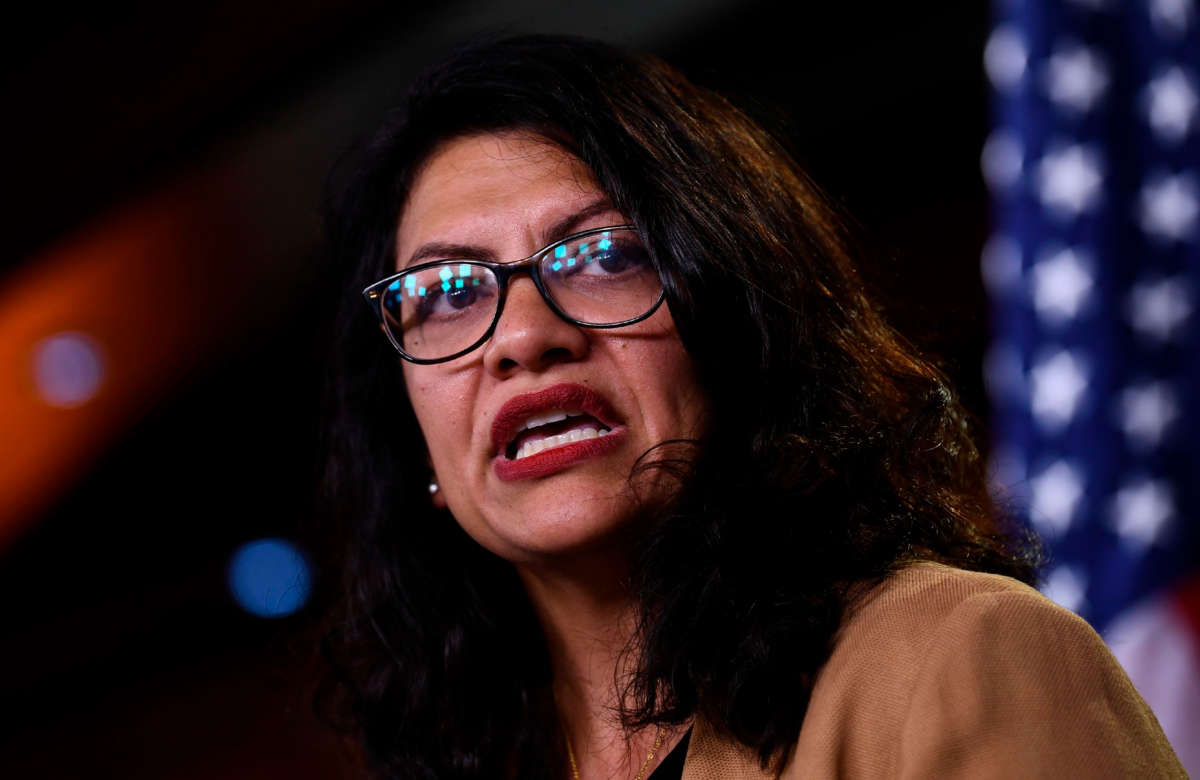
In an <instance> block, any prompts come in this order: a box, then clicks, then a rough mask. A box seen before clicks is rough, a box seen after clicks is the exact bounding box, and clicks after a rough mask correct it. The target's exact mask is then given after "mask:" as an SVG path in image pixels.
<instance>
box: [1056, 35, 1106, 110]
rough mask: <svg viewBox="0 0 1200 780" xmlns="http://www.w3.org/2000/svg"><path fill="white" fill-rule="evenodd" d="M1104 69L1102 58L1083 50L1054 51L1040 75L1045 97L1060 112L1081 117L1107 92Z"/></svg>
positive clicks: (1061, 47) (1074, 47)
mask: <svg viewBox="0 0 1200 780" xmlns="http://www.w3.org/2000/svg"><path fill="white" fill-rule="evenodd" d="M1108 80H1109V79H1108V67H1107V66H1106V65H1105V64H1104V60H1103V58H1101V57H1100V55H1098V54H1096V53H1095V52H1094V51H1092V50H1091V49H1089V48H1087V47H1086V46H1079V45H1066V46H1060V47H1059V48H1057V49H1056V50H1055V51H1054V53H1053V54H1051V55H1050V58H1049V59H1048V60H1047V62H1046V69H1045V70H1044V71H1043V72H1042V86H1043V88H1044V89H1045V90H1046V95H1047V96H1048V97H1049V98H1050V99H1051V100H1052V101H1054V102H1055V103H1057V104H1058V105H1059V106H1061V107H1063V108H1068V109H1071V110H1074V111H1078V112H1080V113H1084V112H1086V111H1088V110H1090V109H1091V108H1092V106H1093V105H1095V104H1096V101H1097V100H1099V99H1100V98H1101V97H1102V96H1103V95H1104V92H1105V90H1106V89H1108Z"/></svg>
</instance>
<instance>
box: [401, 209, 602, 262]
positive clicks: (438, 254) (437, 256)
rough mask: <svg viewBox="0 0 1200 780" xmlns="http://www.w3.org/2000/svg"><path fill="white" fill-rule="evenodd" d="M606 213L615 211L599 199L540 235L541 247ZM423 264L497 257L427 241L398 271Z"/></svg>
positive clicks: (471, 247) (462, 246)
mask: <svg viewBox="0 0 1200 780" xmlns="http://www.w3.org/2000/svg"><path fill="white" fill-rule="evenodd" d="M606 211H615V209H614V207H613V204H612V201H610V200H609V199H608V198H600V199H598V200H595V201H593V202H591V203H589V204H588V205H586V206H584V207H583V208H581V209H579V210H578V211H575V212H573V213H571V214H568V215H567V216H565V217H563V218H562V219H560V220H558V221H557V222H555V223H554V224H553V225H551V226H550V227H549V228H548V229H547V230H546V231H545V232H543V233H542V245H543V246H547V245H549V244H553V243H554V242H555V241H558V240H559V239H561V238H565V237H566V236H569V235H570V234H571V233H572V232H574V231H575V229H576V228H577V227H579V225H580V224H581V223H583V222H584V221H585V220H588V219H591V218H592V217H594V216H596V215H597V214H603V213H604V212H606ZM514 259H517V258H514ZM424 260H490V261H493V262H495V261H496V253H495V252H493V251H492V250H490V249H488V248H487V247H483V246H478V245H476V244H457V243H453V242H447V241H430V242H428V243H425V244H422V245H421V246H420V247H418V248H417V250H416V251H415V252H413V253H412V254H411V255H410V256H409V258H408V260H407V261H406V262H405V263H404V264H403V265H402V266H400V267H399V268H398V269H397V270H401V271H403V270H404V269H405V268H408V267H409V266H412V265H416V264H417V263H419V262H422V261H424Z"/></svg>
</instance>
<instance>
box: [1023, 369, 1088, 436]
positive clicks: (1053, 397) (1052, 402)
mask: <svg viewBox="0 0 1200 780" xmlns="http://www.w3.org/2000/svg"><path fill="white" fill-rule="evenodd" d="M1029 380H1030V384H1031V390H1030V405H1031V408H1032V411H1033V416H1034V419H1036V420H1037V422H1038V424H1040V425H1041V426H1042V428H1043V429H1044V430H1046V431H1049V432H1054V431H1057V430H1059V429H1061V428H1062V427H1063V426H1065V425H1066V424H1067V423H1069V422H1070V421H1071V419H1072V418H1073V417H1074V416H1075V413H1076V411H1078V409H1079V404H1080V402H1081V401H1082V400H1083V394H1084V391H1085V390H1087V386H1088V381H1087V367H1086V366H1085V365H1084V363H1083V361H1082V360H1080V359H1079V358H1077V357H1075V356H1074V355H1072V354H1071V353H1070V352H1068V351H1067V350H1063V351H1061V352H1058V353H1056V354H1054V355H1052V356H1051V357H1049V358H1046V359H1045V360H1043V361H1042V362H1040V363H1038V364H1037V365H1036V366H1034V367H1033V369H1032V370H1031V371H1030V372H1029Z"/></svg>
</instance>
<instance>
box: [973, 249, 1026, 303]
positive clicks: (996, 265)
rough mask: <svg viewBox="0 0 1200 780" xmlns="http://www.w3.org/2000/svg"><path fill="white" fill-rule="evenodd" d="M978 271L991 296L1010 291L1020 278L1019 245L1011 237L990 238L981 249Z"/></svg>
mask: <svg viewBox="0 0 1200 780" xmlns="http://www.w3.org/2000/svg"><path fill="white" fill-rule="evenodd" d="M980 271H981V272H982V274H983V281H984V282H985V283H986V284H987V286H988V289H990V290H991V291H992V293H993V294H997V293H1000V292H1003V291H1005V290H1009V289H1011V288H1012V287H1013V285H1015V284H1016V282H1017V280H1018V279H1020V278H1021V245H1020V244H1018V243H1017V242H1016V240H1015V239H1013V238H1012V237H1011V236H1007V235H1004V234H997V235H995V236H992V237H991V238H990V239H988V242H987V243H986V244H985V245H984V247H983V253H982V255H981V256H980Z"/></svg>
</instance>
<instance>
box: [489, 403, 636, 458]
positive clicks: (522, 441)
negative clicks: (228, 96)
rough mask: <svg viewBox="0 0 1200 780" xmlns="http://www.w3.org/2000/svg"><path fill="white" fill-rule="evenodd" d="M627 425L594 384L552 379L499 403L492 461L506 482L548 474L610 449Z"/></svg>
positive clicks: (615, 445)
mask: <svg viewBox="0 0 1200 780" xmlns="http://www.w3.org/2000/svg"><path fill="white" fill-rule="evenodd" d="M625 431H626V429H625V427H624V425H623V424H622V423H621V421H620V420H619V419H618V418H617V416H616V412H615V411H614V410H613V408H612V406H611V405H610V404H609V403H608V401H607V400H606V399H605V398H604V397H603V396H601V395H600V394H599V393H597V392H596V391H595V390H592V389H591V388H589V387H586V386H584V385H580V384H574V383H563V384H557V385H553V386H551V387H547V388H545V389H543V390H538V391H536V392H532V393H525V394H522V395H518V396H515V397H513V398H511V399H509V400H508V401H507V402H506V403H505V404H504V405H503V406H501V407H500V410H499V411H498V412H497V413H496V418H495V420H493V422H492V446H493V450H492V452H493V453H494V457H493V461H492V467H493V469H494V470H495V472H496V475H497V476H498V477H499V478H500V479H501V480H503V481H506V482H507V481H512V480H520V479H529V478H534V477H542V476H547V475H549V474H553V473H556V472H558V471H561V470H562V469H565V468H569V467H571V466H573V465H574V464H576V463H580V462H582V461H585V460H589V459H591V458H596V457H600V456H603V455H605V454H607V453H609V452H612V451H613V450H614V449H615V448H616V447H618V446H619V441H620V440H622V439H624V438H625V437H624V434H625Z"/></svg>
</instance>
